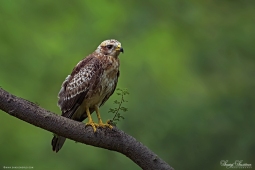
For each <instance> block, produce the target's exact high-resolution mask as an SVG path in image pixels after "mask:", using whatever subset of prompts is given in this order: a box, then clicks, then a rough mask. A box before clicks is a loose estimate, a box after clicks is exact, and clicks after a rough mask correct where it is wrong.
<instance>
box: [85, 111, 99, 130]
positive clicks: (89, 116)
mask: <svg viewBox="0 0 255 170" xmlns="http://www.w3.org/2000/svg"><path fill="white" fill-rule="evenodd" d="M86 113H87V116H88V119H89V121H88V123H86V126H88V125H90V126H92V128H93V130H94V132H96V130H97V128H96V126H98V124H96V123H94V122H93V120H92V118H91V115H90V112H89V108H87V107H86Z"/></svg>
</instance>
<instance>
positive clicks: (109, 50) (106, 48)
mask: <svg viewBox="0 0 255 170" xmlns="http://www.w3.org/2000/svg"><path fill="white" fill-rule="evenodd" d="M96 52H98V53H103V54H104V55H110V56H113V57H118V55H119V54H120V52H122V53H123V52H124V50H123V48H122V47H121V43H120V42H119V41H117V40H114V39H111V40H105V41H103V42H102V43H101V44H100V45H99V46H98V47H97V49H96Z"/></svg>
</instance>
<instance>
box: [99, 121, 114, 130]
mask: <svg viewBox="0 0 255 170" xmlns="http://www.w3.org/2000/svg"><path fill="white" fill-rule="evenodd" d="M98 126H99V127H102V128H105V127H108V128H110V129H112V125H110V124H109V123H108V122H107V123H103V122H99V123H98Z"/></svg>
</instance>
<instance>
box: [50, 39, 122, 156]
mask: <svg viewBox="0 0 255 170" xmlns="http://www.w3.org/2000/svg"><path fill="white" fill-rule="evenodd" d="M120 52H123V48H122V47H121V44H120V42H118V41H117V40H114V39H111V40H105V41H103V42H102V43H101V44H100V45H99V46H98V47H97V49H96V50H95V51H94V52H93V53H92V54H90V55H89V56H87V57H86V58H84V59H83V60H81V61H80V62H79V63H78V64H77V65H76V66H75V67H74V69H73V71H72V73H71V75H68V76H67V77H66V79H65V81H64V82H63V84H62V86H61V89H60V92H59V94H58V98H59V100H58V106H59V107H60V109H61V111H62V115H61V116H64V117H67V118H69V119H73V120H76V121H83V120H84V119H86V118H87V117H88V119H89V120H88V123H87V124H86V125H90V126H92V128H93V130H94V132H95V131H96V127H98V126H101V127H109V128H112V127H111V125H109V124H107V123H105V124H104V123H103V122H102V119H101V117H100V113H99V107H100V106H102V105H103V104H104V103H105V102H106V101H107V100H108V98H109V97H110V96H111V95H112V94H113V92H114V90H115V88H116V86H117V82H118V77H119V65H120V62H119V58H118V56H119V54H120ZM94 111H96V113H97V117H98V124H97V123H94V122H93V121H92V118H91V116H90V114H91V113H92V112H94ZM65 139H66V138H64V137H62V136H57V135H55V136H54V137H53V139H52V143H51V144H52V149H53V151H56V152H58V151H59V150H60V149H61V147H62V146H63V144H64V142H65Z"/></svg>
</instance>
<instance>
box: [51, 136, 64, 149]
mask: <svg viewBox="0 0 255 170" xmlns="http://www.w3.org/2000/svg"><path fill="white" fill-rule="evenodd" d="M65 141H66V138H64V137H62V136H57V135H54V137H53V139H52V141H51V145H52V150H53V151H55V152H58V151H59V150H60V149H61V148H62V146H63V145H64V143H65Z"/></svg>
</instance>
